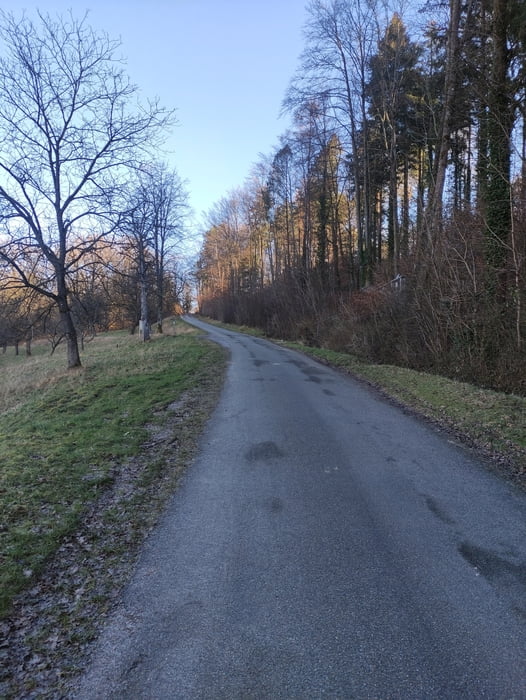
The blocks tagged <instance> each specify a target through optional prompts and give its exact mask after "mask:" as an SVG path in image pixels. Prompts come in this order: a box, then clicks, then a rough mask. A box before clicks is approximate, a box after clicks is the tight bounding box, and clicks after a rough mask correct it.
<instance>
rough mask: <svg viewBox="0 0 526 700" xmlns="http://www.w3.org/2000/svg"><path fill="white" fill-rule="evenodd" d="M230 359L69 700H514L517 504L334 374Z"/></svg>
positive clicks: (245, 344)
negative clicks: (197, 439)
mask: <svg viewBox="0 0 526 700" xmlns="http://www.w3.org/2000/svg"><path fill="white" fill-rule="evenodd" d="M192 323H194V324H195V325H197V326H198V327H200V328H203V330H206V331H207V332H208V333H209V334H210V338H211V339H213V340H214V341H217V342H218V343H221V344H222V345H224V346H226V347H227V348H228V350H229V351H230V358H231V359H230V365H229V371H228V375H227V379H226V383H225V386H224V390H223V393H222V397H221V400H220V402H219V404H218V406H217V409H216V411H215V413H214V414H213V416H212V418H211V420H210V421H209V424H208V426H207V429H206V432H205V434H204V436H203V439H202V445H201V451H200V455H199V457H198V458H197V460H196V462H195V463H194V464H193V465H192V466H191V468H190V469H189V470H188V472H187V474H186V477H185V478H184V480H183V483H182V485H181V487H180V489H179V490H178V492H177V493H176V494H175V497H174V498H173V501H172V503H171V505H170V506H169V508H168V509H167V512H166V514H165V516H164V518H163V520H162V522H161V524H160V526H159V527H158V528H157V529H156V531H155V532H154V533H153V534H152V536H151V537H150V538H149V540H148V542H147V544H146V546H145V549H144V552H143V555H142V557H141V560H140V562H139V565H138V568H137V571H136V573H135V575H134V578H133V580H132V582H131V584H130V585H129V586H128V588H127V590H126V592H125V595H124V597H123V600H122V603H121V604H120V606H119V608H118V609H117V611H116V612H115V614H114V615H113V617H112V618H111V619H110V620H109V622H108V625H107V626H106V628H105V630H104V631H103V634H102V635H101V638H100V639H99V641H98V643H97V645H96V647H95V650H94V654H93V660H92V663H91V665H90V667H89V669H88V672H87V673H86V675H85V676H84V678H83V679H82V684H81V688H80V690H79V692H78V694H77V696H76V697H77V698H78V699H79V700H80V699H82V700H85V699H87V698H89V699H90V700H93V699H94V698H122V699H124V698H126V699H130V698H133V699H134V700H137V699H139V698H148V699H152V698H155V699H156V700H159V699H162V698H181V699H186V698H188V699H193V698H203V699H204V698H206V699H207V700H215V699H222V698H224V699H225V700H226V699H228V700H233V699H241V698H243V699H244V700H246V699H249V698H272V699H279V698H287V699H289V698H290V699H292V698H306V699H313V698H345V699H347V698H404V700H407V699H410V698H418V699H419V700H421V699H423V698H477V699H478V698H526V653H525V652H526V498H525V496H524V495H523V494H522V493H520V492H517V491H516V490H514V489H513V487H511V486H510V485H508V484H506V483H505V482H503V481H502V480H500V479H499V478H498V477H496V476H495V475H494V474H492V473H491V472H489V471H488V470H487V469H486V468H485V467H484V466H483V465H482V464H480V463H478V462H477V460H476V459H475V457H474V456H473V455H471V454H470V453H469V452H468V451H466V450H465V449H463V448H462V447H461V446H460V445H457V444H455V443H454V442H452V441H451V440H450V439H448V437H447V436H445V435H443V434H441V433H439V432H438V431H437V430H436V429H434V428H433V427H430V426H429V425H427V424H425V423H423V422H421V421H419V420H417V419H415V418H414V417H412V416H410V415H406V414H405V413H404V412H403V411H402V410H400V408H398V407H395V406H393V405H391V404H389V403H388V402H386V401H384V400H383V399H381V398H380V397H378V396H377V395H376V394H375V393H374V392H373V391H372V390H369V389H368V388H367V387H364V386H362V385H361V384H360V383H358V382H355V381H353V380H352V379H350V378H347V377H346V376H344V375H343V374H341V373H339V372H337V371H333V370H332V369H329V368H327V367H325V366H322V365H320V364H317V363H316V362H314V361H312V360H310V359H308V358H307V357H304V356H302V355H300V354H297V353H295V352H293V351H290V350H287V349H283V348H280V347H278V346H276V345H274V344H271V343H269V342H266V341H265V340H262V339H258V338H252V337H249V336H246V335H241V334H238V333H234V332H232V331H229V330H222V329H219V328H214V327H211V326H208V325H205V324H202V323H201V322H199V321H196V320H192Z"/></svg>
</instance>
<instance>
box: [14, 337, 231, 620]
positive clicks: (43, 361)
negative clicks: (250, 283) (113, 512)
mask: <svg viewBox="0 0 526 700" xmlns="http://www.w3.org/2000/svg"><path fill="white" fill-rule="evenodd" d="M171 328H173V327H171ZM183 329H184V330H183ZM186 329H187V326H185V325H183V324H181V325H179V326H178V327H177V330H178V333H177V335H175V336H173V335H163V336H155V337H154V338H153V339H152V341H151V342H149V343H146V344H144V343H141V342H140V341H139V340H138V338H136V337H132V336H129V335H127V334H124V333H109V334H106V335H103V336H100V337H99V338H97V339H95V340H94V341H93V342H92V343H90V344H89V345H87V346H86V350H85V352H84V354H83V357H82V361H83V367H82V368H81V369H79V370H75V371H70V372H68V371H65V370H63V365H64V364H65V360H64V356H63V354H62V352H63V351H62V350H61V349H60V348H59V350H58V351H57V352H56V355H55V356H53V357H49V355H48V354H46V353H44V352H38V353H35V355H34V356H33V357H31V358H25V357H23V356H19V357H15V356H14V355H10V354H9V353H7V354H5V355H1V356H0V377H2V380H3V379H5V381H3V386H4V390H3V396H2V398H3V404H2V406H3V410H2V411H1V412H0V616H2V615H5V614H6V612H7V611H8V609H9V606H10V601H11V600H12V597H13V595H15V594H16V593H17V592H18V591H20V590H21V589H23V588H24V587H25V586H27V585H28V583H29V582H30V581H31V580H32V579H33V578H34V577H35V575H36V574H38V572H39V571H40V570H41V568H42V566H43V565H44V563H45V562H46V560H47V559H48V557H49V556H50V555H52V554H53V553H54V552H55V551H56V549H57V548H58V546H59V544H60V542H61V540H62V538H63V537H64V536H65V535H66V534H68V533H71V532H72V531H73V530H74V529H75V527H76V526H77V525H78V523H79V519H80V518H81V516H82V514H83V513H84V512H85V510H86V508H87V507H88V506H89V504H90V503H92V502H93V501H94V500H95V499H97V497H98V496H99V495H100V494H101V493H102V492H103V490H104V488H105V487H106V486H107V485H108V484H110V483H111V482H112V469H113V467H114V465H115V464H116V463H118V462H119V461H120V460H123V459H125V458H126V457H129V456H131V455H135V454H137V453H138V452H139V451H140V449H141V445H142V444H143V443H144V442H145V440H146V439H147V436H148V432H147V429H146V424H147V423H149V422H152V421H155V420H156V417H155V414H156V412H159V411H161V410H162V409H163V408H165V407H166V406H168V405H169V404H170V403H172V402H174V401H175V400H176V399H177V398H178V397H179V396H180V395H181V394H182V393H183V392H185V391H186V390H190V389H192V388H194V387H195V386H198V385H199V384H200V383H201V382H202V381H203V379H204V377H205V376H206V373H207V372H209V371H210V368H211V367H218V366H219V365H221V364H222V354H221V351H220V350H219V349H218V348H216V346H214V345H212V344H210V343H207V342H205V341H203V340H201V339H200V338H199V336H198V334H197V333H195V332H193V331H190V332H189V331H187V330H186ZM0 383H2V382H0ZM160 469H162V465H161V464H160V463H159V464H156V463H155V461H153V462H152V463H151V465H150V466H149V471H148V470H146V472H145V474H146V476H145V478H154V476H155V472H156V471H159V470H160ZM149 472H151V474H150V476H148V474H149Z"/></svg>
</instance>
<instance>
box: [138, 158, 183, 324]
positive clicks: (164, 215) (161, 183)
mask: <svg viewBox="0 0 526 700" xmlns="http://www.w3.org/2000/svg"><path fill="white" fill-rule="evenodd" d="M150 181H151V182H150V183H149V188H148V190H149V197H150V199H151V206H152V210H153V211H152V214H153V221H152V247H153V258H154V266H155V307H156V316H157V318H156V324H157V332H158V333H162V331H163V314H164V306H165V297H166V294H165V292H166V288H165V287H166V285H165V279H166V261H167V256H168V255H169V253H170V252H171V251H172V250H173V248H174V246H176V245H177V243H179V242H180V241H181V239H182V237H183V236H184V233H185V224H184V222H185V218H186V216H187V214H188V195H187V192H186V189H185V184H184V182H183V181H182V180H181V178H180V177H179V175H178V174H177V172H176V171H175V170H172V171H170V170H168V168H167V166H166V165H164V164H160V165H158V166H157V167H155V168H154V169H153V171H152V173H151V176H150Z"/></svg>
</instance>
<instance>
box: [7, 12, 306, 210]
mask: <svg viewBox="0 0 526 700" xmlns="http://www.w3.org/2000/svg"><path fill="white" fill-rule="evenodd" d="M306 2H307V0H40V1H35V0H2V3H1V6H2V9H3V10H6V11H13V12H14V13H15V14H19V13H21V12H22V10H23V9H27V10H28V11H29V13H30V14H31V12H32V11H33V10H34V8H35V7H38V8H39V9H41V10H44V11H48V12H65V11H67V10H68V9H70V8H72V9H73V12H74V14H75V15H78V16H82V15H83V14H84V11H85V10H86V9H89V22H90V24H91V25H92V26H93V27H94V28H95V29H103V30H105V31H106V32H107V33H108V34H109V35H110V37H112V38H120V39H121V41H122V54H123V55H124V56H125V57H126V58H127V69H128V73H129V75H130V77H131V79H132V80H133V82H135V83H136V84H137V85H138V86H139V87H140V88H141V91H142V93H143V94H144V96H148V97H154V96H159V98H160V100H161V103H162V104H163V105H164V106H166V107H174V108H176V110H177V117H178V120H179V126H178V127H176V128H175V129H174V132H173V135H172V136H171V138H170V141H169V148H170V150H171V151H173V154H172V155H171V162H173V164H174V165H175V166H176V167H177V170H178V171H179V174H180V175H181V177H182V178H183V179H187V180H189V185H188V188H189V191H190V203H191V205H192V207H193V208H194V209H195V211H196V214H197V215H199V214H200V213H201V212H202V211H207V210H208V209H209V208H210V207H211V206H212V205H213V204H214V203H215V202H216V201H217V200H218V199H220V198H221V197H223V196H224V195H226V194H227V192H228V191H229V190H231V189H233V188H235V187H237V186H239V185H241V184H243V181H244V180H245V178H246V177H247V175H248V174H249V171H250V168H251V166H252V164H253V163H254V162H255V161H257V159H258V154H259V153H263V154H268V153H270V152H271V151H272V148H273V147H274V146H275V145H277V144H278V137H279V136H280V134H282V133H283V132H284V131H285V129H286V128H287V125H288V121H287V120H286V119H278V115H279V110H280V106H281V100H282V99H283V95H284V92H285V90H286V87H287V85H288V82H289V80H290V78H291V77H292V75H293V73H294V70H295V68H296V66H297V63H298V58H299V54H300V52H301V49H302V33H301V30H302V27H303V25H304V21H305V17H306V12H305V5H306Z"/></svg>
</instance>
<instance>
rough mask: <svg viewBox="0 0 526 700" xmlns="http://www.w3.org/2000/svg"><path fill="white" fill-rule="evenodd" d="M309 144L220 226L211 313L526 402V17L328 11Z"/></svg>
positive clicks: (368, 3)
mask: <svg viewBox="0 0 526 700" xmlns="http://www.w3.org/2000/svg"><path fill="white" fill-rule="evenodd" d="M306 12H307V21H306V24H305V28H304V49H303V52H302V55H301V57H300V58H299V63H298V67H297V71H296V73H295V74H294V75H293V76H291V79H290V83H289V87H288V89H287V92H286V94H285V96H284V100H283V110H284V112H286V113H287V114H289V115H290V117H291V127H290V129H289V130H288V131H287V132H286V133H284V134H283V135H282V136H281V138H280V142H279V144H278V145H277V146H276V147H275V149H273V151H272V152H271V153H269V154H263V155H260V157H259V160H258V162H257V163H255V165H254V167H253V169H252V171H251V172H250V173H249V174H248V176H247V178H246V180H245V182H244V184H243V186H241V187H240V188H239V189H237V190H235V191H231V192H229V193H228V194H227V195H226V196H225V197H224V198H223V199H221V200H220V201H219V202H217V203H216V205H215V206H214V207H213V208H212V209H211V210H210V212H209V214H208V218H207V224H206V233H205V236H204V241H203V245H202V248H201V251H200V255H199V260H198V263H197V269H196V279H197V287H198V302H199V309H200V311H201V313H203V314H205V315H207V316H209V317H212V318H215V319H219V320H221V321H224V322H234V323H238V324H247V325H250V326H255V327H259V328H261V329H263V330H264V331H265V332H266V333H267V334H268V335H270V336H273V337H280V338H288V339H297V340H301V341H303V342H304V343H306V344H309V345H313V346H323V347H328V348H332V349H337V350H344V351H347V352H350V353H353V354H355V355H357V356H358V357H361V358H366V359H368V360H370V361H374V362H381V363H389V364H396V365H401V366H407V367H411V368H415V369H419V370H423V371H432V372H438V373H441V374H445V375H448V376H452V377H455V378H458V379H461V380H464V381H469V382H474V383H477V384H479V385H482V386H486V387H491V388H495V389H498V390H504V391H508V392H515V393H521V394H524V393H525V392H526V349H525V335H526V315H525V304H526V262H525V260H526V4H525V3H524V2H523V1H522V0H449V2H448V3H443V2H437V3H435V2H428V3H427V4H425V5H422V7H420V8H419V9H416V8H412V9H411V10H410V11H407V12H404V11H402V10H399V11H397V12H394V11H392V10H388V9H386V7H385V5H384V4H381V3H379V2H375V1H374V0H360V1H359V2H350V1H349V0H330V1H323V0H312V1H311V2H310V3H309V5H308V7H307V10H306Z"/></svg>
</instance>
